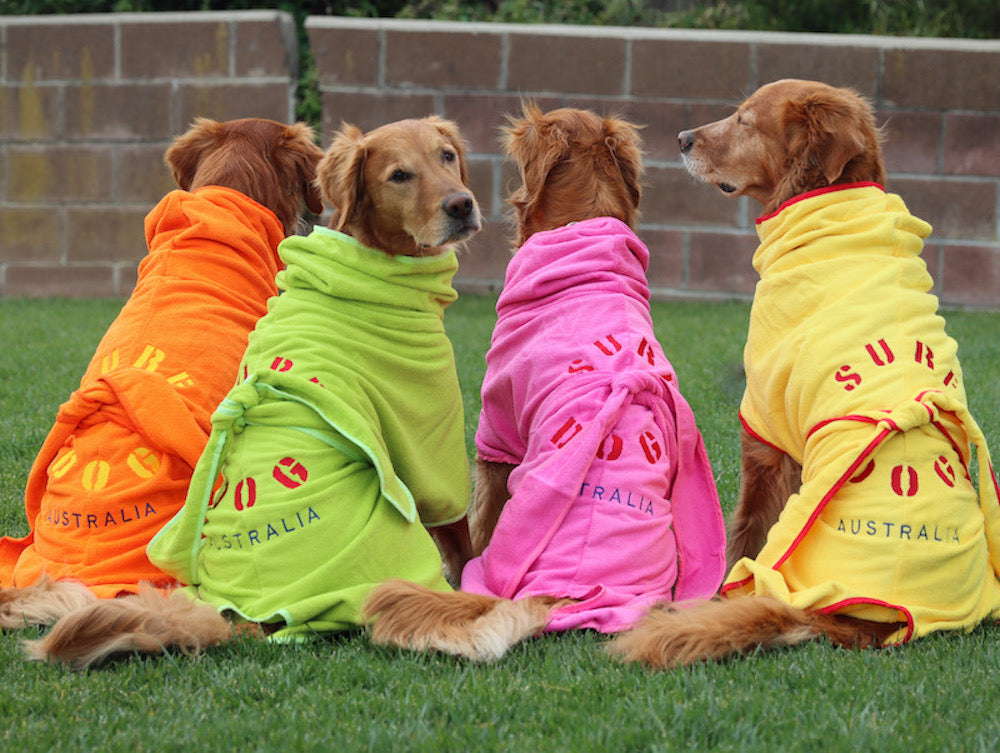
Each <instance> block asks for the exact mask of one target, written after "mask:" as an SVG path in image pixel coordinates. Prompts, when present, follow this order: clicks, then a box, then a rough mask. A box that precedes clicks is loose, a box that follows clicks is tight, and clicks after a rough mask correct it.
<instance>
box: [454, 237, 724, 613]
mask: <svg viewBox="0 0 1000 753" xmlns="http://www.w3.org/2000/svg"><path fill="white" fill-rule="evenodd" d="M648 262H649V251H648V250H647V248H646V247H645V246H644V245H643V243H642V242H641V241H640V240H639V239H638V237H636V235H635V234H634V233H633V232H632V231H631V230H630V229H629V228H628V227H627V226H626V225H625V224H624V223H622V222H620V221H619V220H616V219H613V218H608V217H602V218H597V219H591V220H587V221H585V222H580V223H574V224H572V225H568V226H566V227H563V228H559V229H557V230H551V231H547V232H541V233H536V234H535V235H533V236H532V237H531V238H530V239H529V240H528V242H527V243H525V244H524V246H523V247H522V248H521V249H520V250H519V251H518V252H517V253H516V254H515V255H514V258H513V259H512V261H511V263H510V265H509V266H508V268H507V279H506V283H505V286H504V290H503V293H502V294H501V295H500V299H499V301H498V302H497V314H498V319H497V324H496V328H495V329H494V331H493V340H492V344H491V347H490V350H489V353H488V354H487V356H486V363H487V372H486V377H485V379H484V381H483V387H482V396H483V408H482V413H481V414H480V418H479V430H478V432H477V434H476V445H477V447H478V450H479V456H480V457H481V458H482V459H484V460H487V461H491V462H500V463H513V464H516V465H517V468H516V469H515V470H514V471H513V472H512V473H511V475H510V479H509V482H508V490H509V492H510V494H511V497H510V500H509V501H508V503H507V505H506V506H505V508H504V511H503V513H502V514H501V516H500V519H499V521H498V523H497V526H496V530H495V531H494V534H493V538H492V540H491V541H490V543H489V545H488V546H487V548H486V550H485V551H484V552H483V554H482V556H480V557H477V558H475V559H473V560H472V561H470V562H469V563H468V565H466V568H465V571H464V573H463V575H462V588H463V590H466V591H472V592H475V593H482V594H489V595H494V596H499V597H505V598H511V599H517V598H520V597H524V596H529V595H549V596H557V597H568V598H572V599H575V600H577V603H574V604H571V605H568V606H565V607H562V608H559V609H557V610H555V611H554V612H553V615H552V618H551V619H550V621H549V624H548V626H547V628H546V629H547V630H550V631H558V630H569V629H572V628H595V629H597V630H600V631H601V632H615V631H618V630H623V629H625V628H628V627H629V626H631V625H632V624H633V623H634V622H635V621H636V620H637V619H638V618H639V617H641V616H642V615H643V614H644V613H645V611H646V610H647V609H648V608H649V607H650V606H651V605H653V604H655V603H658V602H663V601H670V600H671V599H673V600H683V599H691V598H696V597H709V596H712V595H713V594H714V593H715V592H716V590H717V589H718V587H719V584H720V583H721V581H722V577H723V575H724V574H725V556H724V550H725V531H724V525H723V519H722V511H721V509H720V507H719V500H718V495H717V493H716V489H715V481H714V478H713V476H712V470H711V466H710V464H709V461H708V456H707V454H706V452H705V447H704V444H703V442H702V438H701V435H700V434H699V432H698V429H697V427H696V425H695V421H694V415H693V414H692V412H691V409H690V407H689V406H688V404H687V402H686V401H685V400H684V398H683V397H682V396H681V394H680V392H679V391H678V389H677V377H676V375H675V373H674V369H673V367H672V366H671V364H670V362H669V361H668V360H667V358H666V356H665V355H664V354H663V351H662V349H661V348H660V345H659V343H657V341H656V337H655V335H654V334H653V323H652V319H651V318H650V312H649V289H648V286H647V284H646V268H647V265H648Z"/></svg>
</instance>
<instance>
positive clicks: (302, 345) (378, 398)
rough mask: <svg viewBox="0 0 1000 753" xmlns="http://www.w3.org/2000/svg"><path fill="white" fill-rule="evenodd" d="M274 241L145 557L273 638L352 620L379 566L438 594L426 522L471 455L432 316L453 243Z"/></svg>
mask: <svg viewBox="0 0 1000 753" xmlns="http://www.w3.org/2000/svg"><path fill="white" fill-rule="evenodd" d="M279 253H280V255H281V258H282V260H283V261H284V263H285V265H286V268H285V270H284V271H283V272H281V273H280V274H279V275H278V287H279V288H281V289H282V291H283V292H282V293H281V295H279V296H277V297H275V298H273V299H271V301H270V303H269V305H268V313H267V315H266V316H265V317H264V318H263V319H261V320H260V322H259V323H258V325H257V328H256V329H255V330H254V331H253V333H251V335H250V342H249V345H248V348H247V352H246V355H245V357H244V359H243V365H242V367H241V371H240V374H241V378H242V380H243V381H242V382H241V383H240V384H238V385H237V386H236V387H235V388H233V390H232V391H231V392H230V393H229V395H228V397H227V398H226V399H225V400H224V401H223V402H222V404H221V405H220V406H219V409H218V410H217V411H216V412H215V414H214V415H213V417H212V435H211V437H210V439H209V442H208V445H207V447H206V449H205V452H204V454H203V455H202V457H201V460H200V461H199V463H198V466H197V468H196V470H195V474H194V478H193V479H192V482H191V488H190V492H189V494H188V498H187V502H186V503H185V505H184V507H183V508H182V510H181V512H180V513H179V514H178V515H177V516H176V517H175V518H174V519H173V520H171V521H170V522H169V523H168V524H167V525H166V526H165V527H164V528H163V530H162V531H161V532H160V534H159V535H157V536H156V537H155V538H154V540H153V541H152V542H151V543H150V546H149V554H150V558H151V559H152V560H153V562H155V563H156V564H158V565H159V566H160V567H162V568H163V569H164V570H166V571H167V572H169V573H171V574H172V575H174V576H175V577H176V578H177V579H178V580H180V581H181V582H183V583H186V584H190V589H189V592H190V593H191V594H192V595H196V596H197V597H198V598H199V599H201V600H203V601H206V602H209V603H212V604H215V605H217V606H218V607H219V608H220V610H226V611H231V612H234V613H236V614H238V615H240V616H242V617H243V618H245V619H247V620H250V621H253V622H261V623H272V624H275V625H276V626H278V625H280V626H281V627H280V628H279V629H278V630H277V631H276V632H275V633H274V636H273V637H274V638H276V639H279V640H280V639H294V638H298V637H305V636H308V635H309V634H313V633H324V632H332V631H338V630H345V629H350V628H354V627H357V626H358V625H360V624H361V619H360V609H361V604H362V603H363V601H364V599H365V597H366V596H367V594H368V592H369V590H370V589H371V588H373V587H374V586H375V585H377V584H378V583H380V582H382V581H384V580H386V579H389V578H405V579H408V580H413V581H416V582H418V583H422V584H423V585H426V586H428V587H430V588H434V589H437V590H450V587H449V586H448V584H447V581H446V580H445V578H444V575H443V571H442V564H441V557H440V555H439V553H438V550H437V548H436V546H435V545H434V542H433V540H432V539H431V537H430V534H428V533H427V531H426V529H425V527H424V526H425V525H426V526H434V525H443V524H447V523H451V522H454V521H455V520H458V519H460V518H462V517H463V516H464V515H465V512H466V508H467V506H468V497H469V462H468V456H467V454H466V448H465V435H464V430H465V427H464V417H463V407H462V400H461V395H460V393H459V386H458V376H457V373H456V371H455V360H454V353H453V351H452V348H451V343H450V341H449V340H448V338H447V336H446V335H445V331H444V322H443V318H444V309H445V307H446V306H447V305H448V304H449V303H451V302H452V301H453V300H455V298H456V293H455V291H454V289H453V288H452V286H451V280H452V277H453V276H454V274H455V271H456V270H457V268H458V261H457V258H456V256H455V253H454V251H448V252H445V253H442V254H438V255H436V256H432V257H424V258H411V257H392V256H388V255H386V254H384V253H382V252H381V251H377V250H372V249H369V248H365V247H364V246H362V245H361V244H359V243H358V242H357V241H355V240H354V239H353V238H351V237H349V236H347V235H344V234H342V233H338V232H335V231H332V230H329V229H327V228H316V229H315V230H314V232H313V233H312V234H311V235H310V236H308V237H307V238H304V237H292V238H289V239H287V240H286V241H284V243H282V244H281V247H280V249H279ZM220 476H221V486H220V485H219V484H218V479H219V477H220Z"/></svg>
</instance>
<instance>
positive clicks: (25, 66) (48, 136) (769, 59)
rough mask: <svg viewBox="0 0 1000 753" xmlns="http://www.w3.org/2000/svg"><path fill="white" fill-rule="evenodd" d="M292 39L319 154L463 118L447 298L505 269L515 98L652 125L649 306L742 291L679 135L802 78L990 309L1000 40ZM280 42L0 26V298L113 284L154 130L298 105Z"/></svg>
mask: <svg viewBox="0 0 1000 753" xmlns="http://www.w3.org/2000/svg"><path fill="white" fill-rule="evenodd" d="M306 29H307V31H308V37H309V43H310V46H311V49H312V52H313V55H314V57H315V59H316V65H317V73H318V77H319V84H320V91H321V95H322V103H323V129H322V130H323V138H322V141H323V144H324V145H326V144H327V143H329V140H330V137H331V135H332V133H333V131H334V130H336V129H337V128H338V127H339V125H340V122H341V121H342V120H346V121H348V122H351V123H355V124H357V125H359V126H360V127H362V128H365V129H367V128H371V127H374V126H377V125H380V124H382V123H384V122H387V121H390V120H394V119H398V118H403V117H418V116H422V115H426V114H429V113H437V114H440V115H443V116H445V117H448V118H451V119H454V120H455V121H457V122H458V123H459V124H460V126H461V127H462V130H463V133H464V134H465V137H466V139H467V141H468V142H469V145H470V168H471V174H472V180H473V187H474V189H475V191H476V194H477V196H478V197H479V199H480V201H481V203H482V205H483V207H484V210H485V211H486V214H487V217H488V220H489V222H488V225H487V228H486V230H485V231H484V232H483V233H481V234H480V235H479V236H477V237H476V238H475V239H473V240H472V241H471V242H470V244H469V249H468V252H467V253H466V254H465V255H464V256H463V258H462V267H461V271H460V272H459V277H458V283H459V285H460V287H461V288H463V289H466V290H482V291H491V290H496V289H498V287H499V285H500V282H501V280H502V276H503V269H504V266H505V264H506V261H507V259H508V258H509V240H510V231H511V228H510V227H509V225H508V224H507V223H506V220H505V219H504V211H505V204H504V198H505V196H506V193H507V190H508V187H509V186H510V185H511V184H512V183H513V181H514V177H515V176H514V172H513V170H512V169H511V166H510V165H509V164H506V163H505V162H504V161H503V159H502V158H501V156H500V154H499V144H498V135H499V128H500V126H501V125H502V124H503V122H504V116H505V113H508V112H516V111H517V110H518V108H519V101H520V98H521V97H530V98H533V99H534V100H536V101H537V102H538V103H539V104H540V105H541V106H543V107H557V106H564V105H573V106H583V107H590V108H592V109H595V110H597V111H599V112H611V111H616V112H620V113H622V114H624V115H625V116H626V117H629V118H630V119H632V120H633V121H635V122H637V123H641V124H644V125H645V126H646V128H645V129H644V131H643V134H644V139H645V142H646V149H647V179H646V192H645V197H644V201H643V224H642V227H641V235H642V237H643V239H644V240H645V241H646V242H647V244H648V245H649V246H650V249H651V251H652V256H653V258H652V262H651V265H650V281H651V284H652V286H653V288H654V291H655V293H656V294H657V295H658V296H659V297H663V298H699V299H714V298H727V297H734V296H738V297H749V295H750V294H751V293H752V290H753V284H754V282H755V274H754V272H753V270H752V268H751V267H750V261H749V260H750V257H751V255H752V252H753V249H754V247H755V245H756V235H755V233H754V219H755V217H756V215H757V213H758V208H757V206H756V205H755V204H754V203H752V202H751V201H749V200H747V199H736V200H732V199H726V198H724V197H722V196H721V195H719V194H718V192H717V191H715V189H712V188H709V187H706V186H702V185H700V184H697V183H694V182H693V181H692V180H691V179H689V178H688V177H687V175H686V174H685V172H684V170H683V167H682V166H681V164H680V160H679V157H678V153H677V143H676V134H677V132H678V131H680V130H682V129H684V128H687V127H690V126H695V125H700V124H702V123H706V122H709V121H711V120H715V119H717V118H719V117H723V116H724V115H726V114H728V113H729V112H731V111H732V108H733V107H734V106H735V105H736V104H737V103H738V102H739V101H740V100H741V99H742V98H743V97H744V96H745V95H746V94H748V93H749V92H751V91H752V90H753V89H754V88H756V87H757V86H758V85H760V84H762V83H766V82H768V81H771V80H774V79H777V78H781V77H785V76H795V77H801V78H817V79H821V80H824V81H827V82H829V83H832V84H835V85H848V86H853V87H855V88H857V89H858V90H860V91H861V92H862V93H864V94H866V95H867V96H869V97H871V98H872V99H873V101H874V102H875V104H876V107H877V109H878V113H879V118H880V120H881V121H884V122H886V123H887V131H888V138H889V140H888V143H887V145H886V155H887V161H888V167H889V172H890V176H889V181H888V188H889V189H890V190H892V191H895V192H897V193H900V194H901V195H902V196H903V198H904V199H905V200H906V202H907V203H908V205H909V206H910V208H911V209H912V210H913V211H914V213H916V214H918V215H920V216H921V217H923V218H925V219H926V220H928V221H929V222H931V224H932V225H934V230H935V231H934V235H933V236H932V238H931V241H930V243H929V244H928V247H927V249H926V251H925V258H926V259H927V262H928V264H929V266H930V268H931V270H932V272H933V273H934V276H935V279H936V281H937V292H938V293H939V295H940V296H941V298H942V300H943V301H944V302H945V303H948V304H953V305H966V306H976V307H980V306H982V307H995V308H1000V41H981V42H973V41H964V40H935V39H900V38H883V37H869V36H838V35H802V34H770V33H767V34H765V33H755V32H701V31H687V30H660V29H640V28H628V29H625V28H609V27H573V26H521V25H506V24H458V23H439V22H429V21H402V20H389V19H346V18H334V17H314V18H310V19H308V20H307V22H306ZM292 32H293V29H292V26H291V19H290V18H289V17H287V16H285V15H284V14H281V13H258V12H245V13H184V14H140V15H134V16H131V15H110V16H76V17H73V16H70V17H59V18H56V19H49V18H21V19H10V18H7V19H4V18H2V17H0V34H2V36H0V42H2V50H3V52H2V59H0V158H2V160H3V166H2V167H0V294H3V295H47V294H53V295H74V294H86V295H123V294H127V292H128V290H129V289H130V280H134V267H135V263H136V262H137V261H138V259H140V258H141V256H142V253H143V252H144V248H143V247H142V235H141V218H142V215H143V214H144V213H145V211H147V210H148V209H149V208H150V207H151V206H152V205H153V204H154V203H155V201H156V200H157V199H158V198H159V197H160V196H161V195H162V193H163V192H164V191H166V190H169V188H170V187H171V186H170V180H169V176H168V175H167V174H166V172H165V170H163V169H162V167H161V166H160V165H159V161H160V160H161V158H162V153H163V150H164V149H165V147H166V145H167V143H168V142H169V138H170V136H171V135H173V134H176V133H179V132H180V131H182V130H183V128H184V126H185V125H186V123H187V122H188V121H190V119H191V118H192V117H193V116H194V115H208V116H211V117H219V118H227V117H241V116H245V115H258V116H262V117H272V118H275V119H279V120H281V119H291V104H290V103H291V91H292V86H293V81H294V70H295V60H294V55H295V46H294V40H293V39H292ZM43 50H44V51H45V52H44V53H43V52H42V51H43ZM150 91H152V92H154V93H150ZM157 92H158V93H157ZM116 113H117V114H116ZM38 175H40V176H42V177H37V176H38ZM45 176H49V177H47V178H46V180H43V179H42V178H44V177H45ZM46 181H47V182H46ZM108 270H111V272H110V274H109V271H108Z"/></svg>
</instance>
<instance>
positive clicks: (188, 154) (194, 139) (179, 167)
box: [163, 118, 225, 191]
mask: <svg viewBox="0 0 1000 753" xmlns="http://www.w3.org/2000/svg"><path fill="white" fill-rule="evenodd" d="M224 129H225V126H224V125H223V124H222V123H219V122H217V121H215V120H210V119H209V118H195V121H194V123H193V124H192V125H191V127H190V128H189V129H188V130H187V132H186V133H184V134H182V135H180V136H178V137H177V138H175V139H174V142H173V144H171V145H170V148H169V149H167V151H166V154H164V157H163V160H164V162H165V163H166V165H167V167H169V168H170V171H171V172H172V173H173V176H174V181H175V182H176V183H177V185H178V186H179V187H180V188H181V189H182V190H184V191H187V190H188V189H190V187H191V182H192V181H193V180H194V176H195V173H196V172H197V171H198V163H199V162H201V159H202V157H204V156H205V154H206V152H209V151H211V149H212V148H214V147H215V145H216V144H217V143H218V141H219V139H220V138H222V136H223V131H224Z"/></svg>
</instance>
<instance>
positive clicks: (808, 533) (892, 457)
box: [612, 80, 1000, 667]
mask: <svg viewBox="0 0 1000 753" xmlns="http://www.w3.org/2000/svg"><path fill="white" fill-rule="evenodd" d="M879 137H880V134H879V132H878V130H877V129H876V128H875V125H874V118H873V116H872V112H871V109H870V106H869V105H868V103H867V102H866V101H865V100H864V99H862V98H861V97H860V96H858V95H857V94H855V93H854V92H851V91H849V90H844V89H835V88H833V87H830V86H827V85H825V84H819V83H816V82H807V81H794V80H786V81H780V82H776V83H773V84H770V85H768V86H765V87H762V88H761V89H760V90H758V91H757V92H756V93H755V94H754V95H752V96H751V97H750V98H749V99H748V100H747V101H746V102H744V103H743V104H742V105H741V106H740V107H739V109H738V110H737V112H736V113H735V114H734V115H733V116H731V117H730V118H727V119H725V120H722V121H719V122H717V123H712V124H709V125H707V126H703V127H702V128H698V129H695V130H693V131H684V132H682V133H681V134H680V137H679V139H680V143H681V151H682V155H683V157H684V160H685V163H686V165H687V167H688V170H689V171H690V172H691V173H692V174H693V175H694V176H695V177H697V178H699V179H701V180H704V181H706V182H709V183H714V184H716V185H717V186H719V188H720V189H721V190H722V191H723V192H724V193H727V194H731V195H739V194H746V195H749V196H752V197H754V198H757V199H759V200H760V201H761V203H762V204H764V209H765V215H764V216H763V217H761V218H760V219H759V220H758V221H757V232H758V235H759V237H760V240H761V244H760V246H759V247H758V249H757V251H756V253H755V254H754V257H753V265H754V268H755V269H756V270H757V272H758V273H759V274H760V282H759V283H758V285H757V289H756V292H755V295H754V303H753V308H752V311H751V317H750V330H749V333H748V337H747V345H746V350H745V354H744V364H745V368H746V376H747V388H746V393H745V395H744V398H743V403H742V405H741V409H740V414H741V419H742V421H743V426H744V438H743V447H744V461H743V478H742V488H741V490H740V500H739V504H738V506H737V510H736V515H735V518H734V520H733V521H732V524H731V530H730V534H731V535H730V537H729V549H728V559H729V562H730V564H731V566H732V569H731V571H730V573H729V576H728V577H727V579H726V581H725V583H724V584H723V586H722V596H723V597H724V598H723V599H721V600H718V601H711V602H704V603H701V604H698V605H695V606H692V607H691V608H688V609H681V610H677V611H674V612H659V613H654V614H652V615H650V616H649V617H648V618H647V619H646V620H645V621H644V622H643V623H640V624H639V625H638V626H637V627H636V629H635V630H634V631H632V632H631V633H630V634H626V635H625V636H623V637H622V638H620V639H619V640H618V641H617V642H616V644H615V645H614V646H613V647H612V650H613V651H615V652H617V653H619V654H620V655H622V656H624V657H625V658H627V659H631V660H636V661H643V662H646V663H648V664H650V665H652V666H657V667H667V666H675V665H679V664H688V663H692V662H695V661H699V660H702V659H719V658H723V657H725V656H728V655H730V654H733V653H739V652H744V651H748V650H751V649H753V648H754V647H756V646H772V645H788V644H793V643H798V642H800V641H803V640H809V639H812V638H815V637H818V636H821V635H825V636H826V637H827V638H829V639H830V640H831V641H832V642H833V643H835V644H837V645H842V646H875V645H884V644H888V643H900V642H905V641H908V640H910V639H911V638H915V637H919V636H923V635H926V634H928V633H930V632H932V631H938V630H970V629H972V627H974V626H975V625H977V624H978V623H979V622H981V621H982V620H983V619H985V618H987V617H990V616H997V615H1000V580H998V573H1000V491H998V487H997V483H996V478H995V475H994V473H993V468H992V464H991V462H990V455H989V450H988V448H987V446H986V441H985V438H984V436H983V433H982V431H981V430H980V428H979V426H978V425H977V424H976V422H975V420H974V419H973V417H972V416H971V414H970V413H969V411H968V408H967V404H966V396H965V387H964V382H963V378H962V370H961V366H960V365H959V362H958V358H957V349H958V346H957V344H956V343H955V341H954V340H952V339H951V338H950V337H949V336H948V335H947V333H946V332H945V322H944V319H942V318H941V317H940V316H939V315H938V313H937V308H938V301H937V298H936V297H935V296H933V295H932V294H931V293H930V291H931V288H932V287H933V281H932V279H931V277H930V275H929V274H928V272H927V267H926V265H925V264H924V262H923V260H922V259H921V258H920V253H921V251H922V249H923V241H924V239H925V238H926V237H927V236H928V235H929V234H930V232H931V227H930V226H929V225H928V224H927V223H926V222H924V221H922V220H920V219H918V218H916V217H913V216H912V215H911V214H910V213H909V211H908V210H907V208H906V206H905V204H904V203H903V201H902V199H900V198H899V197H898V196H895V195H892V194H888V193H886V192H885V190H884V189H883V188H882V184H883V183H884V182H885V170H884V167H883V162H882V155H881V150H880V147H879ZM775 165H783V166H784V167H783V168H781V169H778V170H775V169H774V166H775ZM973 448H974V449H975V455H976V458H977V461H978V478H977V480H976V482H974V481H973V479H972V468H973V467H974V466H973V462H972V460H973ZM977 487H978V488H977ZM745 597H752V598H745Z"/></svg>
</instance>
